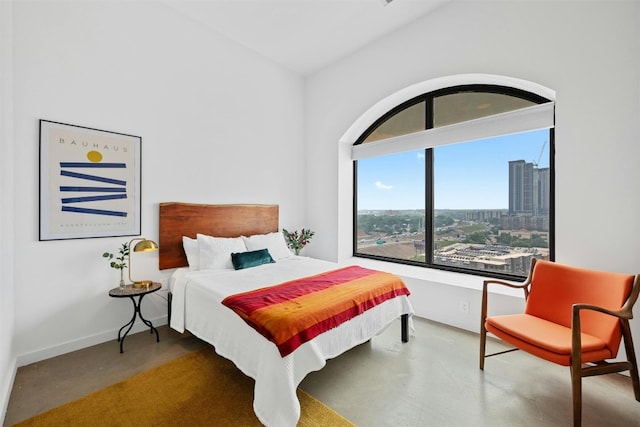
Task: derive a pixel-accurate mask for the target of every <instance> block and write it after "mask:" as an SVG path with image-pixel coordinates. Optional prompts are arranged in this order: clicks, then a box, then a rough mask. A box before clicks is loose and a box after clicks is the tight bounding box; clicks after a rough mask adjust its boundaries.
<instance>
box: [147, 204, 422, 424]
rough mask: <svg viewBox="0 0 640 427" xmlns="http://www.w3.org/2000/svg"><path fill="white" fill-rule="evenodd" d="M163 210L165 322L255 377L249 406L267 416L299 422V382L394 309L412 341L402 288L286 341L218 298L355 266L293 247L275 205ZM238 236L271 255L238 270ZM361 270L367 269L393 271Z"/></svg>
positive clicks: (375, 329) (385, 322)
mask: <svg viewBox="0 0 640 427" xmlns="http://www.w3.org/2000/svg"><path fill="white" fill-rule="evenodd" d="M159 212H160V218H159V225H160V234H159V247H160V254H159V267H160V269H161V270H166V269H174V271H173V272H172V275H171V279H170V285H169V287H170V298H169V309H170V312H169V313H170V315H169V319H170V326H171V328H173V329H175V330H176V331H178V332H181V333H182V332H184V331H189V332H190V333H192V334H193V335H195V336H197V337H199V338H200V339H202V340H204V341H206V342H208V343H209V344H211V345H212V346H213V347H214V349H215V351H216V353H218V354H219V355H221V356H223V357H225V358H227V359H229V360H231V361H232V362H233V363H234V364H235V365H236V366H237V367H238V369H240V370H241V371H242V372H243V373H244V374H245V375H247V376H249V377H251V378H253V379H254V380H255V388H254V402H253V408H254V412H255V413H256V416H257V417H258V419H259V420H260V421H261V422H262V423H263V424H265V425H267V426H295V425H296V424H297V422H298V419H299V417H300V404H299V402H298V399H297V396H296V389H297V387H298V385H299V383H300V382H301V381H302V380H303V379H304V377H305V376H306V375H307V374H309V373H310V372H313V371H317V370H320V369H321V368H322V367H323V366H324V365H325V364H326V360H328V359H331V358H333V357H336V356H338V355H340V354H342V353H344V352H345V351H347V350H349V349H351V348H353V347H355V346H357V345H359V344H362V343H364V342H366V341H368V340H370V339H371V338H372V337H374V336H375V335H377V334H379V333H380V332H382V331H383V330H384V329H386V328H387V327H388V326H389V325H390V324H391V323H393V322H394V321H395V320H397V319H398V318H400V319H401V331H400V339H401V340H402V341H403V342H407V341H408V335H409V333H408V330H409V326H410V325H409V324H410V315H412V314H413V308H412V307H411V304H410V302H409V299H408V291H407V292H406V294H400V293H398V294H397V295H395V294H394V295H395V296H392V297H388V298H387V299H385V300H384V301H381V302H378V303H376V304H375V305H374V306H372V307H367V309H366V310H365V311H363V312H361V313H359V314H355V315H353V317H351V318H350V319H349V320H346V321H344V322H343V323H339V324H336V325H333V326H331V327H330V328H328V329H327V330H326V331H321V332H317V333H316V334H315V335H312V336H310V337H308V340H301V341H300V342H297V341H296V345H295V346H293V347H288V348H286V349H283V347H281V346H279V345H276V342H277V341H276V340H274V339H272V338H269V339H267V338H266V337H265V335H264V331H261V330H260V328H257V327H256V326H255V324H251V323H250V322H249V321H248V320H247V319H246V318H244V319H243V317H241V316H239V315H238V312H237V310H236V312H234V310H235V309H236V308H235V307H232V306H231V305H230V306H225V305H223V301H224V302H225V303H227V301H228V300H230V299H233V298H236V297H237V296H239V295H241V294H243V293H249V294H251V295H253V294H254V293H256V292H264V290H260V289H261V288H265V287H269V288H268V289H269V292H270V290H271V289H272V288H270V286H273V285H279V284H283V283H284V284H288V285H289V288H290V289H293V288H295V286H294V284H297V283H298V280H300V279H301V278H305V280H306V279H307V278H310V277H321V278H325V277H326V275H340V274H342V273H343V272H345V271H349V272H351V271H352V270H350V269H360V267H357V266H344V265H339V264H336V263H331V262H327V261H322V260H316V259H312V258H308V257H303V256H295V255H293V254H292V253H291V252H289V251H288V249H287V248H286V244H285V243H284V238H283V236H282V234H281V233H280V232H279V218H278V206H277V205H203V204H188V203H175V202H172V203H161V204H160V211H159ZM242 236H244V237H242ZM240 241H242V242H243V243H244V250H245V251H246V252H247V254H248V253H249V252H251V253H252V254H254V253H258V252H260V253H263V252H264V250H265V248H266V249H267V250H268V253H269V257H270V258H271V261H269V262H267V261H265V262H263V263H257V264H255V265H254V263H253V258H252V261H251V262H250V265H249V267H247V268H242V266H240V268H239V269H237V270H236V269H235V268H234V267H238V266H237V265H234V263H235V261H236V258H235V256H234V260H233V262H232V263H230V262H229V258H230V256H229V253H228V252H229V251H231V253H236V254H237V253H240V252H241V251H239V250H238V246H237V245H239V242H240ZM221 254H222V255H221ZM224 254H226V255H224ZM223 255H224V256H223ZM252 257H253V255H252ZM349 274H351V273H349ZM366 274H371V276H367V277H370V278H371V277H372V278H377V276H375V275H376V274H380V275H389V274H388V273H384V272H375V271H373V273H369V272H366ZM389 276H392V275H389ZM331 277H333V276H331ZM397 279H398V280H400V279H399V278H397ZM372 280H374V279H372ZM325 281H326V280H319V281H318V283H321V282H325ZM256 289H259V290H258V291H256ZM289 342H290V341H289Z"/></svg>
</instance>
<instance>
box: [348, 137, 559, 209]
mask: <svg viewBox="0 0 640 427" xmlns="http://www.w3.org/2000/svg"><path fill="white" fill-rule="evenodd" d="M545 142H546V143H545ZM549 145H550V144H549V131H548V130H541V131H535V132H528V133H521V134H514V135H507V136H502V137H498V138H490V139H484V140H479V141H475V142H474V143H462V144H452V145H447V146H444V147H438V148H436V149H435V154H434V155H435V171H434V173H435V177H434V182H435V208H436V209H506V208H507V207H508V204H509V198H508V189H509V161H510V160H524V161H526V162H537V161H538V158H539V159H540V162H539V167H540V168H544V167H549ZM543 147H544V149H543ZM541 150H542V155H541V154H540V153H541ZM424 162H425V159H424V150H420V151H411V152H405V153H398V154H393V155H389V156H383V157H376V158H371V159H363V160H360V161H358V209H359V210H360V209H424V191H425V190H424V185H425V184H424V182H425V180H424V164H425V163H424Z"/></svg>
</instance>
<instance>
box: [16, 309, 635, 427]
mask: <svg viewBox="0 0 640 427" xmlns="http://www.w3.org/2000/svg"><path fill="white" fill-rule="evenodd" d="M396 323H397V324H395V325H392V327H390V328H389V329H387V330H386V331H385V332H384V333H383V334H381V335H380V336H378V337H376V338H374V339H373V340H371V341H370V342H368V343H365V344H363V345H361V346H359V347H356V348H354V349H352V350H350V351H349V352H347V353H345V354H343V355H342V356H340V357H338V358H336V359H333V360H330V361H329V362H328V363H327V366H325V368H324V369H322V370H321V371H319V372H313V373H311V374H310V375H308V376H307V378H305V379H304V381H303V382H302V384H301V385H300V388H302V389H303V390H305V391H306V392H308V393H309V394H311V395H312V396H314V397H316V398H317V399H319V400H321V401H322V402H324V403H325V404H327V405H328V406H330V407H331V408H333V409H334V410H336V411H337V412H339V413H340V414H342V415H343V416H345V417H346V418H348V419H349V420H351V421H352V422H354V423H355V424H357V425H358V426H373V427H378V426H393V427H398V426H411V427H414V426H415V427H418V426H438V427H440V426H474V427H475V426H492V427H494V426H509V427H511V426H545V427H546V426H570V425H572V418H571V387H570V377H569V369H568V368H565V367H561V366H555V365H553V364H550V363H548V362H544V361H542V360H539V359H536V358H534V357H532V356H529V355H527V354H525V353H523V352H515V353H509V354H506V355H502V356H497V357H493V358H490V359H488V360H487V362H486V364H485V370H484V372H483V371H480V370H479V369H478V336H477V335H476V334H473V333H470V332H466V331H461V330H459V329H455V328H451V327H448V326H444V325H441V324H438V323H434V322H430V321H427V320H424V319H419V318H416V319H414V324H415V328H416V332H415V335H412V336H411V341H410V342H409V343H407V344H402V343H401V342H400V324H399V321H398V322H396ZM159 331H160V343H156V342H155V336H154V335H149V334H148V333H138V334H135V335H132V336H129V337H127V340H126V341H125V346H124V351H125V352H124V353H123V354H120V353H119V348H118V343H117V342H116V341H115V340H113V341H112V342H108V343H103V344H100V345H97V346H93V347H90V348H86V349H83V350H80V351H76V352H73V353H69V354H66V355H63V356H59V357H55V358H52V359H49V360H45V361H41V362H38V363H34V364H32V365H28V366H25V367H22V368H20V369H19V370H18V373H17V374H16V379H15V383H14V387H13V391H12V393H11V398H10V401H9V406H8V410H7V414H6V417H5V421H4V425H5V426H9V425H12V424H13V423H15V422H18V421H20V420H23V419H26V418H29V417H31V416H33V415H36V414H38V413H40V412H43V411H45V410H47V409H49V408H53V407H56V406H58V405H61V404H63V403H65V402H67V401H70V400H73V399H76V398H78V397H81V396H83V395H85V394H88V393H90V392H92V391H95V390H98V389H100V388H103V387H105V386H107V385H109V384H113V383H115V382H118V381H120V380H122V379H124V378H127V377H129V376H131V375H134V374H136V373H138V372H142V371H144V370H147V369H149V368H151V367H154V366H157V365H160V364H162V363H165V362H167V361H169V360H172V359H174V358H176V357H179V356H180V355H182V354H186V353H188V352H190V351H194V350H196V349H199V348H202V347H204V346H207V345H208V344H206V343H203V342H201V341H200V340H198V339H197V338H194V337H193V336H191V335H189V334H185V335H180V334H178V333H176V332H175V331H173V330H169V329H168V328H167V327H166V326H163V327H161V328H159ZM500 348H502V345H501V344H500V343H497V342H493V341H492V342H490V343H489V350H490V351H491V350H492V349H500ZM583 426H585V427H589V426H621V427H622V426H625V427H633V426H640V402H636V401H635V399H634V396H633V389H632V387H631V381H630V379H629V378H628V377H626V376H622V375H608V376H601V377H593V378H587V379H585V380H583Z"/></svg>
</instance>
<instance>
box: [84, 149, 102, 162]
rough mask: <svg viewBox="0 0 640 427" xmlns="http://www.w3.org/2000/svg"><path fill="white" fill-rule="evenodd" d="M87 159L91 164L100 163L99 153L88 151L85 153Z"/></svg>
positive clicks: (100, 154)
mask: <svg viewBox="0 0 640 427" xmlns="http://www.w3.org/2000/svg"><path fill="white" fill-rule="evenodd" d="M87 159H89V161H91V162H94V163H98V162H100V161H102V153H100V152H99V151H89V152H88V153H87Z"/></svg>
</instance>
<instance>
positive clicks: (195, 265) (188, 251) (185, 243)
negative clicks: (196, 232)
mask: <svg viewBox="0 0 640 427" xmlns="http://www.w3.org/2000/svg"><path fill="white" fill-rule="evenodd" d="M182 247H183V248H184V253H185V255H187V262H188V263H189V267H190V268H191V269H193V270H199V269H200V249H199V248H198V240H197V239H192V238H190V237H187V236H182Z"/></svg>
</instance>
